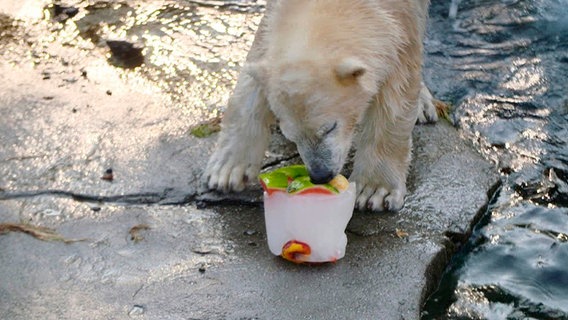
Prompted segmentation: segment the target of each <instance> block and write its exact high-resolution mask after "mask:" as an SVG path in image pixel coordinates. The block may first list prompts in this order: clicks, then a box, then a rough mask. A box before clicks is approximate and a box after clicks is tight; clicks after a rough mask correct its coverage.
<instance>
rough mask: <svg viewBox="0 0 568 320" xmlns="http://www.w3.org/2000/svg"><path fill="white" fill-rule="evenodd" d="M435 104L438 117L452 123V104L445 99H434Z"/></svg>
mask: <svg viewBox="0 0 568 320" xmlns="http://www.w3.org/2000/svg"><path fill="white" fill-rule="evenodd" d="M433 102H434V106H435V107H436V113H438V117H440V118H442V119H444V120H446V121H448V122H449V123H452V119H451V118H450V105H449V104H448V103H446V102H444V101H441V100H438V99H434V100H433Z"/></svg>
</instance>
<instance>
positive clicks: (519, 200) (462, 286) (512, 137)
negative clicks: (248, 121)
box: [0, 0, 568, 319]
mask: <svg viewBox="0 0 568 320" xmlns="http://www.w3.org/2000/svg"><path fill="white" fill-rule="evenodd" d="M13 2H14V3H15V2H16V1H13ZM32 3H33V5H32ZM70 3H71V2H70ZM449 3H450V1H449V0H444V1H438V0H436V1H434V0H433V3H432V7H431V10H430V13H431V19H430V27H429V32H428V38H427V40H426V46H425V48H426V60H425V70H424V74H425V80H426V82H427V84H428V86H429V87H430V88H431V90H432V91H433V93H434V94H435V95H436V96H437V97H438V98H439V99H442V100H445V101H448V102H450V103H451V104H452V106H453V110H452V114H451V115H452V119H453V122H454V124H455V125H456V127H458V128H459V130H460V132H461V133H462V135H463V137H464V139H466V140H468V141H471V142H472V144H473V146H474V148H476V149H477V150H479V152H480V153H482V154H483V155H484V156H485V157H486V158H487V159H489V160H491V161H493V162H494V163H495V166H496V169H495V170H498V171H499V172H501V174H502V187H501V188H500V189H499V190H498V192H497V193H496V194H495V195H494V197H493V200H492V203H491V204H490V206H489V208H488V210H487V212H486V214H485V215H484V218H483V219H482V221H481V222H480V223H479V224H478V225H477V226H476V227H475V229H474V231H473V234H472V237H471V239H470V241H469V242H468V243H467V244H465V245H464V246H463V248H462V250H461V251H460V252H459V253H458V254H457V255H456V256H455V257H454V259H453V260H452V262H451V265H450V266H449V267H448V269H447V272H446V273H445V275H444V277H443V279H442V282H441V284H440V288H439V290H438V291H437V292H435V293H434V294H433V295H432V297H431V298H430V299H429V300H428V301H427V302H426V303H425V306H424V316H423V319H568V243H567V241H568V144H567V141H568V0H527V1H510V0H509V1H482V0H477V1H467V0H463V1H462V3H461V4H460V6H459V11H458V15H457V18H456V19H455V20H452V19H449V18H448V17H447V15H448V11H449ZM73 4H74V5H73V6H74V7H76V8H78V13H77V14H76V16H74V17H73V19H72V22H65V21H62V22H55V23H54V22H53V20H54V17H53V12H51V13H50V10H48V9H43V5H44V2H42V1H40V0H38V1H30V8H29V10H28V12H23V13H22V12H21V13H20V14H21V15H20V17H21V20H19V21H16V22H12V21H8V22H2V21H0V22H1V23H0V25H1V26H2V30H0V31H1V32H3V33H2V34H3V37H7V36H8V35H14V37H20V38H26V39H30V40H28V41H27V44H23V46H24V47H25V46H28V45H29V46H30V47H31V52H32V54H31V55H30V56H27V55H25V54H23V52H27V51H28V49H27V47H26V48H25V50H24V51H21V50H23V49H21V48H22V46H14V47H11V46H6V47H4V46H0V51H1V52H2V53H3V55H4V57H8V59H10V57H13V60H14V61H20V60H22V59H24V60H26V59H27V60H30V61H32V62H33V63H34V64H36V65H40V66H41V67H42V68H51V69H50V70H52V73H56V71H57V70H58V68H62V67H61V66H60V64H54V63H52V62H50V61H53V60H54V59H53V57H58V61H59V60H61V61H63V60H65V59H66V60H72V61H73V60H77V61H84V62H85V63H87V62H89V61H96V60H95V59H93V58H92V56H93V55H100V54H104V52H106V50H107V48H106V44H105V40H108V39H126V40H128V41H130V42H132V43H135V44H138V45H140V46H141V48H142V51H141V52H142V54H143V55H144V67H143V68H135V69H133V70H124V74H123V76H124V78H125V79H126V80H128V81H132V82H135V83H140V85H144V83H146V82H149V83H152V84H153V85H154V86H156V87H158V88H159V89H160V90H162V91H163V92H164V93H167V97H169V98H168V99H172V100H173V102H174V104H176V103H177V106H179V108H182V109H184V110H186V111H187V113H188V114H191V115H194V116H195V117H196V118H208V117H214V116H216V115H217V114H218V113H220V112H222V109H223V106H224V105H225V103H226V100H227V99H228V96H229V94H230V91H231V89H232V87H233V85H234V82H235V79H236V77H237V75H238V71H239V69H240V65H241V64H242V62H243V61H244V59H245V56H246V52H247V49H248V47H249V46H250V44H251V42H252V39H253V35H254V31H255V29H256V27H257V25H258V23H259V21H260V18H261V15H262V11H263V9H264V6H265V1H253V0H251V1H237V0H234V1H207V0H200V1H189V0H186V1H139V0H132V1H122V2H107V1H73ZM16 16H18V15H16ZM29 17H33V19H32V18H29ZM0 18H1V19H6V18H5V17H0ZM26 21H32V22H26ZM46 25H47V26H48V28H49V30H52V34H45V33H44V31H43V30H45V29H46ZM2 41H3V38H0V44H2ZM22 41H23V40H22ZM62 46H73V47H76V48H80V49H81V51H79V53H78V54H77V55H76V56H65V55H64V52H66V51H64V50H60V49H59V48H60V47H62ZM14 63H16V62H14ZM93 63H95V62H93ZM99 68H100V69H104V66H99Z"/></svg>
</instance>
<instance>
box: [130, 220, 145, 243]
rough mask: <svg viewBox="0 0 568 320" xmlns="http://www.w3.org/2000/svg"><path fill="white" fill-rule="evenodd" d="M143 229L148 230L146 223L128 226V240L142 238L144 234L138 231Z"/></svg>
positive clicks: (140, 239)
mask: <svg viewBox="0 0 568 320" xmlns="http://www.w3.org/2000/svg"><path fill="white" fill-rule="evenodd" d="M145 230H150V226H149V225H147V224H138V225H135V226H134V227H132V228H130V231H128V234H130V240H132V241H134V243H138V242H140V241H142V240H144V236H142V235H141V234H140V232H141V231H145Z"/></svg>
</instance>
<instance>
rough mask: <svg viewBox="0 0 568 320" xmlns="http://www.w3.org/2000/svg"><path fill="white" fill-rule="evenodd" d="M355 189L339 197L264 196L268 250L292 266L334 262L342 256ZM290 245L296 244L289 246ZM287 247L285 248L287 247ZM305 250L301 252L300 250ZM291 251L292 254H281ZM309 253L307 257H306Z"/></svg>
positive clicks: (312, 195) (342, 193)
mask: <svg viewBox="0 0 568 320" xmlns="http://www.w3.org/2000/svg"><path fill="white" fill-rule="evenodd" d="M355 196H356V187H355V183H350V184H349V187H348V188H347V190H345V191H343V192H341V193H339V194H333V195H332V194H329V195H327V194H296V195H294V194H289V193H286V192H283V191H277V192H273V193H272V194H270V195H268V193H267V192H264V216H265V222H266V236H267V239H268V247H269V249H270V251H271V252H272V253H273V254H275V255H283V253H285V255H286V256H284V255H283V256H284V257H285V258H287V259H289V260H292V261H294V262H298V263H301V262H328V261H336V260H338V259H341V258H343V256H344V255H345V247H346V246H347V236H346V235H345V228H346V227H347V223H348V222H349V220H350V219H351V216H352V215H353V209H354V207H355ZM290 244H299V245H295V246H290ZM287 245H288V246H287ZM306 245H307V246H308V248H303V249H308V250H301V249H302V246H303V247H305V246H306ZM285 246H287V249H286V250H294V252H283V250H284V247H285ZM307 251H309V253H307Z"/></svg>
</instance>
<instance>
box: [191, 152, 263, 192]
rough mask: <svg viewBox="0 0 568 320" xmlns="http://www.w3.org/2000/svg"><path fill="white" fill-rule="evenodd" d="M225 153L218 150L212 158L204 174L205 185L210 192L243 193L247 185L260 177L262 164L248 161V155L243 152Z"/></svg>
mask: <svg viewBox="0 0 568 320" xmlns="http://www.w3.org/2000/svg"><path fill="white" fill-rule="evenodd" d="M224 151H225V152H224ZM224 151H223V150H217V151H216V152H215V153H214V154H213V156H211V159H210V160H209V163H208V164H207V168H206V169H205V172H204V174H203V178H202V181H203V185H204V187H205V188H208V189H209V190H218V191H222V192H230V191H236V192H240V191H243V190H244V189H245V187H246V185H247V183H248V182H249V181H252V180H253V179H255V177H256V176H257V175H258V173H259V171H260V163H254V162H253V161H247V159H246V158H247V155H246V154H244V153H243V152H242V151H235V152H230V151H227V150H224ZM249 160H250V159H249Z"/></svg>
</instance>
